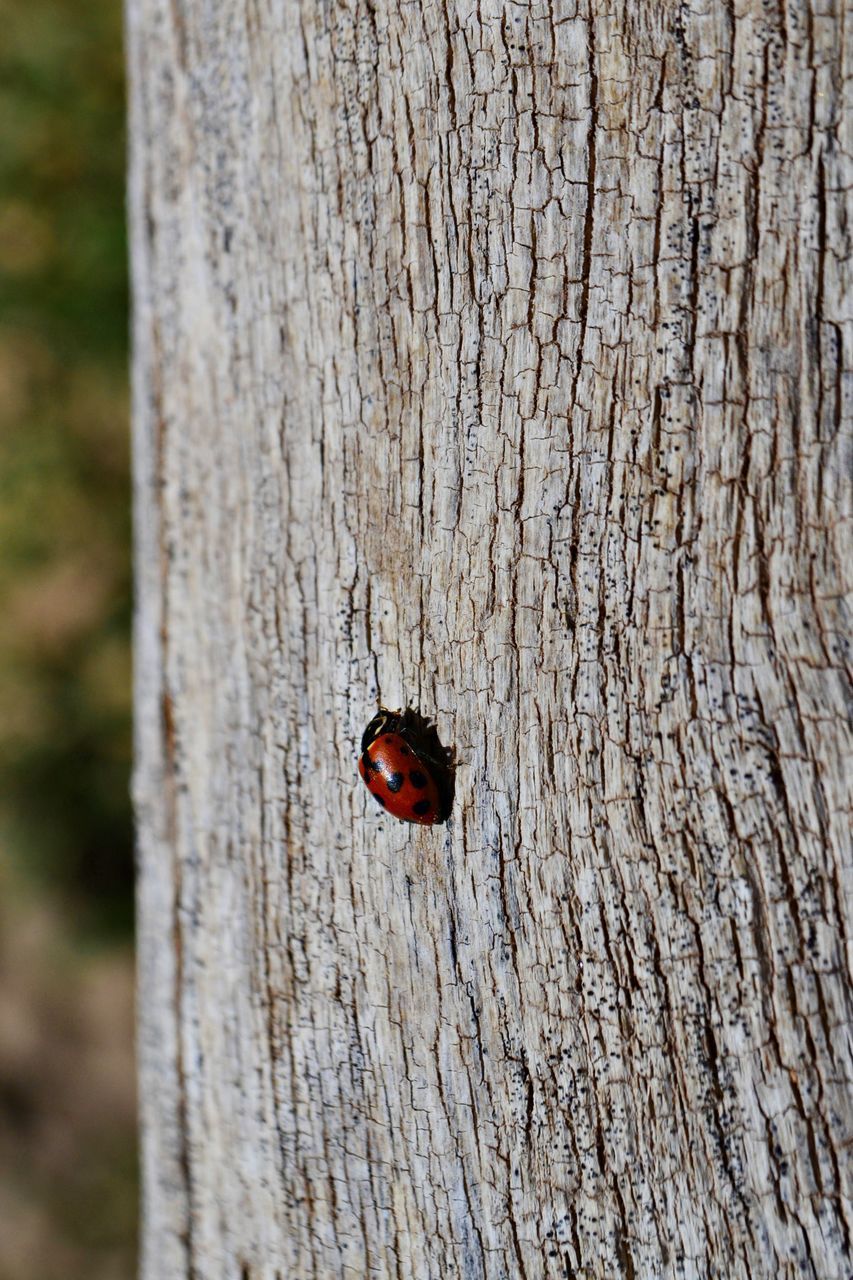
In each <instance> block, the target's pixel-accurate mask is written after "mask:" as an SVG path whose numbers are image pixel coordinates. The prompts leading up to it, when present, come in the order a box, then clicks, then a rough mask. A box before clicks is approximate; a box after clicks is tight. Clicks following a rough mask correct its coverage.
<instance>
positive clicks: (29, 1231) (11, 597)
mask: <svg viewBox="0 0 853 1280" xmlns="http://www.w3.org/2000/svg"><path fill="white" fill-rule="evenodd" d="M121 19H122V14H121V5H120V3H119V2H118V0H73V2H72V0H67V2H66V3H60V2H59V0H14V3H10V2H9V0H0V31H2V35H0V119H2V122H3V124H2V129H0V600H2V609H0V1222H2V1224H3V1226H2V1230H0V1280H78V1278H79V1280H83V1277H86V1280H130V1277H131V1276H132V1275H133V1274H134V1270H135V1261H134V1253H135V1219H136V1196H137V1191H136V1154H135V1133H134V1130H135V1102H134V1080H133V1057H132V1055H133V1047H132V1039H133V1037H132V1020H133V1008H132V992H133V961H132V952H131V948H130V942H131V929H132V835H131V816H130V802H129V795H128V779H129V772H130V659H129V622H130V552H129V542H130V528H129V526H130V518H129V502H130V498H129V484H128V438H127V437H128V428H127V417H128V413H127V389H126V381H127V379H126V361H127V285H126V257H125V254H126V251H125V232H124V169H125V156H124V145H125V144H124V85H123V74H124V68H123V46H122V30H121Z"/></svg>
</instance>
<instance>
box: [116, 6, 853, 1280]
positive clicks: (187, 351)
mask: <svg viewBox="0 0 853 1280" xmlns="http://www.w3.org/2000/svg"><path fill="white" fill-rule="evenodd" d="M842 5H843V0H689V2H680V0H630V2H629V0H624V2H622V3H620V2H619V0H543V3H531V4H522V3H517V4H513V3H508V2H507V3H498V2H497V0H491V2H485V0H481V2H480V3H479V4H478V3H468V2H467V0H443V2H441V3H438V2H437V0H422V2H419V3H406V4H400V3H398V0H341V2H340V3H330V2H327V0H285V2H284V3H271V2H270V0H245V2H244V3H236V0H221V2H217V0H129V10H128V33H129V58H130V69H131V84H132V115H131V134H132V169H131V196H130V206H131V214H132V233H133V268H134V282H135V343H136V349H135V450H136V483H137V507H136V512H137V556H138V584H139V597H138V619H137V661H138V668H137V683H138V688H137V698H138V702H137V705H138V729H137V734H138V764H137V774H136V782H135V791H136V802H137V807H138V816H139V845H140V880H139V945H140V983H141V990H140V1000H141V1011H140V1059H141V1084H142V1122H143V1173H144V1211H145V1221H144V1233H143V1262H142V1270H143V1275H144V1277H145V1280H164V1278H171V1277H187V1278H188V1280H189V1278H192V1280H218V1278H220V1277H222V1278H227V1280H314V1278H320V1277H337V1276H352V1277H366V1276H375V1277H389V1278H390V1277H394V1278H397V1280H410V1278H414V1280H446V1278H450V1280H453V1278H456V1277H458V1278H460V1280H462V1278H464V1280H478V1278H480V1277H482V1278H483V1280H498V1278H499V1277H506V1278H508V1280H540V1278H546V1277H547V1278H549V1280H550V1278H554V1280H556V1278H557V1277H562V1278H566V1277H568V1278H574V1280H592V1278H593V1277H595V1278H598V1277H604V1278H607V1280H610V1278H612V1277H625V1278H626V1280H647V1278H650V1277H677V1278H679V1280H680V1278H695V1280H707V1278H708V1277H720V1278H722V1277H725V1278H726V1280H736V1278H739V1277H744V1278H750V1280H754V1278H755V1277H773V1278H776V1277H814V1278H816V1280H835V1278H836V1277H838V1278H839V1280H841V1278H842V1277H843V1278H845V1280H846V1277H849V1276H850V1274H851V1267H853V1260H851V1240H850V1235H851V1219H853V1211H852V1210H851V1202H850V1198H849V1197H850V1191H851V1188H850V1163H849V1152H850V1142H851V1125H850V1120H851V1094H850V1084H851V1048H850V1030H851V1008H850V988H849V964H850V958H851V953H850V950H849V948H850V942H851V912H852V911H853V897H852V896H851V895H853V888H852V887H851V878H850V869H851V868H850V864H851V844H850V824H851V792H850V786H849V771H850V768H851V739H850V736H849V729H848V721H847V719H846V715H847V712H848V710H849V685H848V679H849V672H850V664H849V658H850V653H849V645H848V638H849V632H848V631H847V630H846V623H845V618H844V594H843V593H844V590H845V585H847V586H849V581H848V583H847V584H845V572H846V573H848V574H849V570H850V565H851V541H850V536H849V528H850V526H849V520H850V514H851V512H850V507H851V503H850V483H849V474H850V442H851V431H850V426H851V416H853V412H851V411H853V401H852V397H851V392H852V391H853V379H851V364H853V291H851V288H850V284H851V270H850V243H849V224H848V217H849V214H850V200H849V191H850V188H851V176H853V175H851V163H850V151H851V134H850V114H849V107H850V103H849V97H848V98H847V100H846V101H845V96H844V95H845V86H846V85H848V84H849V83H850V76H851V69H852V68H851V48H853V45H851V14H850V12H849V11H848V12H847V13H846V14H845V13H844V11H843V7H842ZM845 522H847V523H845ZM380 698H381V700H382V702H383V703H384V704H385V705H387V706H390V707H397V706H402V705H404V704H406V703H411V704H416V705H419V706H420V707H421V709H422V710H423V711H424V712H425V713H426V714H428V715H431V716H434V717H435V718H436V719H437V721H438V726H439V730H440V733H441V736H442V740H443V741H444V742H445V744H447V745H453V746H455V748H456V753H457V758H458V762H459V767H458V771H457V783H456V805H455V809H454V812H453V815H452V817H451V820H450V822H449V825H448V826H447V827H446V828H439V829H435V830H428V829H423V830H421V829H418V828H414V827H407V826H403V825H401V824H398V823H396V822H394V821H392V820H390V819H388V818H387V817H386V818H383V817H382V816H381V815H380V814H379V812H378V811H377V810H376V809H375V807H374V805H373V803H372V801H370V798H369V797H368V796H367V794H366V792H365V790H364V788H362V787H361V786H360V785H359V784H358V783H357V780H356V778H355V753H356V747H357V742H358V739H359V736H360V733H361V730H362V728H363V727H364V725H365V723H366V722H367V720H368V719H369V718H370V716H371V715H372V714H373V712H374V710H375V707H376V703H377V700H378V699H380Z"/></svg>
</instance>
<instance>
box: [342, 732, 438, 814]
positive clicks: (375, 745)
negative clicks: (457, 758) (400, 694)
mask: <svg viewBox="0 0 853 1280" xmlns="http://www.w3.org/2000/svg"><path fill="white" fill-rule="evenodd" d="M448 759H449V757H448V752H447V751H445V750H444V748H443V747H442V746H441V743H440V742H439V740H438V734H437V733H436V730H435V728H434V727H433V726H432V725H430V723H429V721H428V720H424V718H423V717H422V716H421V715H419V714H418V712H416V711H413V710H412V709H411V707H407V708H406V710H405V711H388V710H386V708H385V707H380V709H379V711H378V712H377V713H376V715H375V716H374V717H373V719H372V720H371V721H370V724H369V725H368V726H367V728H366V729H365V731H364V733H363V734H362V737H361V756H360V757H359V761H358V771H359V773H360V774H361V777H362V780H363V781H364V784H365V786H366V787H367V789H368V791H369V792H370V794H371V795H372V796H373V798H374V800H376V801H377V802H378V803H379V804H380V805H381V806H382V808H383V809H386V810H387V811H388V813H390V814H391V815H392V817H394V818H399V819H400V821H401V822H418V823H421V824H422V825H423V826H433V825H434V824H435V823H437V822H446V821H447V818H448V817H449V815H450V808H451V805H452V802H453V777H452V770H451V768H450V765H449V763H448Z"/></svg>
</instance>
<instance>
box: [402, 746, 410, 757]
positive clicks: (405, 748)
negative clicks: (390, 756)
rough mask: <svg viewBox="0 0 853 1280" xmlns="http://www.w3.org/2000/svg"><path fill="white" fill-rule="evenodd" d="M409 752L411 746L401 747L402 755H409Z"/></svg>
mask: <svg viewBox="0 0 853 1280" xmlns="http://www.w3.org/2000/svg"><path fill="white" fill-rule="evenodd" d="M408 754H409V748H408V747H401V748H400V755H401V756H407V755H408Z"/></svg>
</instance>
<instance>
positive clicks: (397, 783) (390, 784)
mask: <svg viewBox="0 0 853 1280" xmlns="http://www.w3.org/2000/svg"><path fill="white" fill-rule="evenodd" d="M404 781H405V779H404V777H403V775H402V773H389V774H388V777H387V778H386V779H385V785H386V787H387V788H388V790H389V791H394V792H397V791H399V790H400V788H401V787H402V785H403V783H404Z"/></svg>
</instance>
